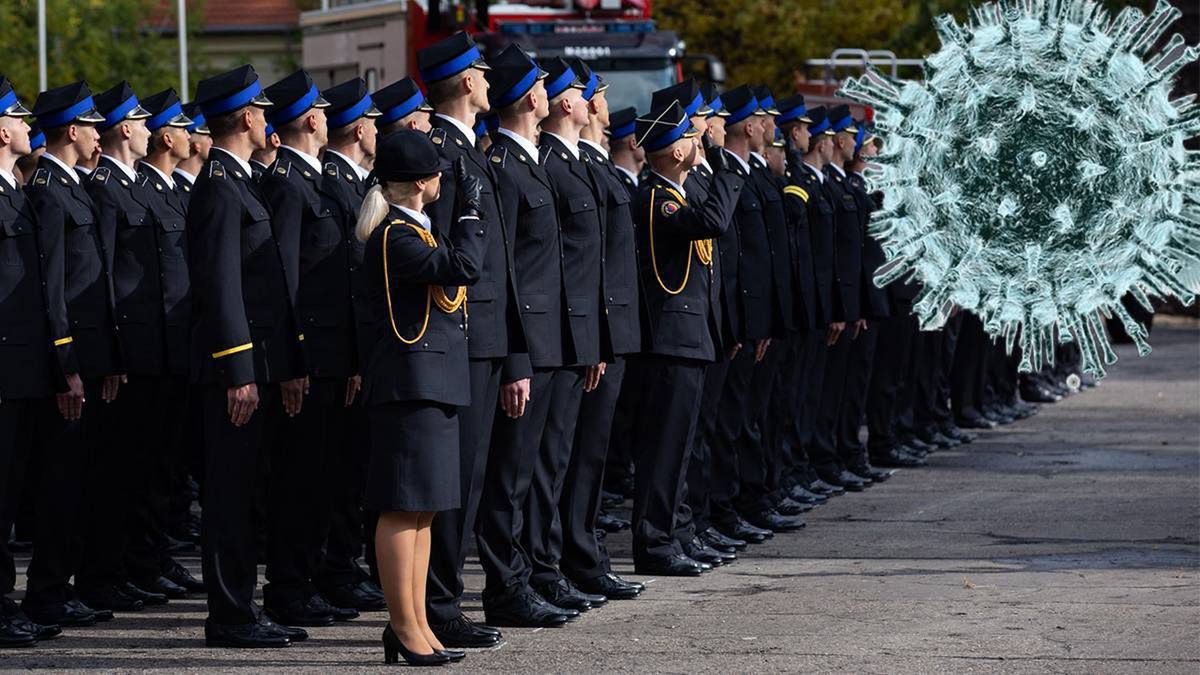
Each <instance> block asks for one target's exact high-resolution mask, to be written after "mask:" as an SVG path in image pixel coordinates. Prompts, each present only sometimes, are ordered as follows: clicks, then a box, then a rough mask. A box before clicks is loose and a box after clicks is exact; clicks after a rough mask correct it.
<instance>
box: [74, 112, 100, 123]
mask: <svg viewBox="0 0 1200 675" xmlns="http://www.w3.org/2000/svg"><path fill="white" fill-rule="evenodd" d="M75 121H76V122H85V123H88V124H100V123H101V122H103V121H104V115H101V114H100V111H98V110H96V109H95V108H92V109H91V110H85V111H84V112H82V113H80V114H78V115H76V116H75Z"/></svg>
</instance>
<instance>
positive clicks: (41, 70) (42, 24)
mask: <svg viewBox="0 0 1200 675" xmlns="http://www.w3.org/2000/svg"><path fill="white" fill-rule="evenodd" d="M37 12H38V26H37V30H38V91H46V89H47V88H48V87H47V86H46V0H38V4H37Z"/></svg>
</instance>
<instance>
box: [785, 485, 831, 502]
mask: <svg viewBox="0 0 1200 675" xmlns="http://www.w3.org/2000/svg"><path fill="white" fill-rule="evenodd" d="M788 497H791V498H792V500H793V501H797V502H800V503H801V504H811V505H813V506H816V505H818V504H824V503H825V502H827V501H829V497H826V496H825V495H819V494H817V493H815V492H813V491H811V490H808V489H806V488H805V487H804V486H803V485H793V486H792V489H790V490H788Z"/></svg>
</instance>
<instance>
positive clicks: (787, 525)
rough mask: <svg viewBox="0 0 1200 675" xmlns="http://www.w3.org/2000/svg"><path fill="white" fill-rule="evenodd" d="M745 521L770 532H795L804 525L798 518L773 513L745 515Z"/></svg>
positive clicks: (764, 512)
mask: <svg viewBox="0 0 1200 675" xmlns="http://www.w3.org/2000/svg"><path fill="white" fill-rule="evenodd" d="M746 520H748V521H750V524H751V525H754V526H755V527H761V528H763V529H764V530H771V531H772V532H795V531H796V530H799V529H800V528H802V527H804V525H805V523H804V521H803V520H800V519H799V518H794V517H790V516H784V515H780V514H778V513H776V512H774V511H763V512H761V513H750V514H747V515H746Z"/></svg>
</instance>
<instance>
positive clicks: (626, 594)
mask: <svg viewBox="0 0 1200 675" xmlns="http://www.w3.org/2000/svg"><path fill="white" fill-rule="evenodd" d="M575 587H576V588H578V589H579V590H581V591H583V592H584V593H592V594H594V595H603V596H604V597H606V598H608V599H609V600H632V599H634V598H636V597H637V596H639V595H641V594H642V589H643V588H645V586H642V587H641V588H639V587H638V586H634V585H633V584H631V583H629V582H627V581H625V580H624V579H622V578H621V577H618V576H617V575H615V574H613V573H611V572H610V573H608V574H601V575H600V576H598V577H592V578H591V579H580V580H579V581H577V582H575Z"/></svg>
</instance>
